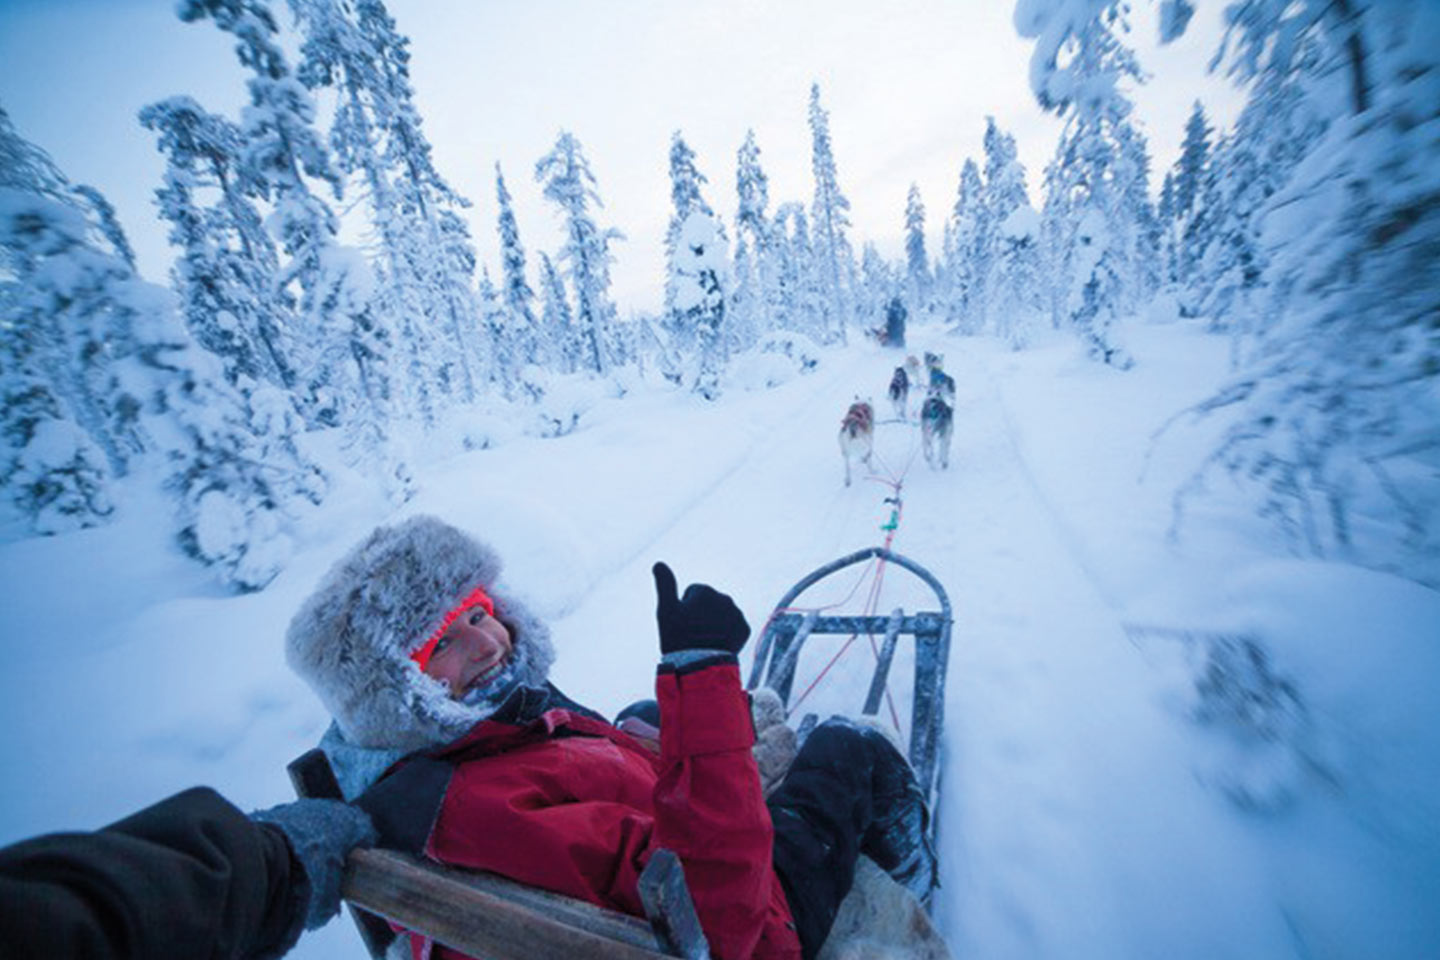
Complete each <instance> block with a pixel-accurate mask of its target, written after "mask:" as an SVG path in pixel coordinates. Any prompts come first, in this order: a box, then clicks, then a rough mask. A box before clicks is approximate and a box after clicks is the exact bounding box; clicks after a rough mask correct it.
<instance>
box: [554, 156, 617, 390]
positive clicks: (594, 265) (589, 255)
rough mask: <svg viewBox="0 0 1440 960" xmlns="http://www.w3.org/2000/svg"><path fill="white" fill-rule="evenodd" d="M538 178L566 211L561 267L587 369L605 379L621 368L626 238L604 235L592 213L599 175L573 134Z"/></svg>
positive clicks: (563, 213) (611, 231) (597, 200)
mask: <svg viewBox="0 0 1440 960" xmlns="http://www.w3.org/2000/svg"><path fill="white" fill-rule="evenodd" d="M535 179H536V180H537V181H538V182H540V183H543V184H544V185H545V198H546V199H547V200H550V201H552V202H553V203H554V204H555V205H556V206H558V207H559V208H560V213H561V216H562V217H564V220H565V247H564V249H563V250H562V251H561V254H560V262H561V264H562V265H563V266H564V268H565V273H566V277H567V279H568V280H569V281H570V287H571V289H572V290H573V291H574V296H575V323H576V324H577V325H578V327H579V330H580V336H581V337H582V340H583V344H584V356H583V360H582V362H583V365H584V366H585V367H587V368H588V369H590V370H593V371H595V372H596V373H598V374H600V375H601V376H604V375H606V374H607V373H608V372H609V371H610V368H611V367H612V366H613V365H614V363H615V357H614V355H613V354H614V350H613V345H612V343H611V341H612V339H613V336H614V334H613V331H612V328H613V326H614V323H615V307H614V305H613V304H612V303H611V302H610V262H611V259H612V257H611V254H610V241H611V240H617V239H622V238H623V236H624V235H623V234H621V233H620V231H618V230H615V229H613V228H611V229H606V230H602V229H601V228H600V227H599V226H598V225H597V224H596V223H595V219H594V217H593V216H592V214H591V212H590V210H591V206H592V205H594V206H595V207H601V206H603V204H602V203H601V202H600V194H599V193H598V192H597V191H596V186H595V175H594V174H593V173H591V172H590V163H589V161H588V160H586V159H585V154H584V152H583V150H582V148H581V146H580V141H579V140H577V139H576V138H575V135H574V134H572V133H570V132H569V131H565V130H562V131H561V132H560V135H559V137H557V138H556V141H555V146H554V148H553V149H552V150H551V151H550V152H549V153H547V154H546V155H545V156H543V157H541V158H540V159H539V160H538V161H537V162H536V164H535Z"/></svg>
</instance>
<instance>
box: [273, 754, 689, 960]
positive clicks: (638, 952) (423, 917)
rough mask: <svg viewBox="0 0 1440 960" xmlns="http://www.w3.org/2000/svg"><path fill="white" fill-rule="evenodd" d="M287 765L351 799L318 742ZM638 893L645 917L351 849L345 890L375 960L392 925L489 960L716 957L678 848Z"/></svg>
mask: <svg viewBox="0 0 1440 960" xmlns="http://www.w3.org/2000/svg"><path fill="white" fill-rule="evenodd" d="M287 770H288V771H289V774H290V782H291V784H292V785H293V786H294V788H295V792H296V793H297V794H298V795H299V796H301V797H323V798H328V799H336V800H338V799H343V794H342V791H341V789H340V784H339V782H338V781H337V780H336V778H335V772H334V770H333V769H332V768H331V766H330V761H329V758H328V757H326V756H325V752H324V751H323V750H321V749H319V748H318V747H317V748H315V749H312V750H308V751H306V752H305V753H304V754H302V755H301V756H299V757H298V758H296V759H295V760H294V761H292V762H291V763H290V765H289V766H288V767H287ZM639 893H640V901H641V903H642V904H643V906H644V908H645V913H646V918H647V919H641V918H639V917H634V916H631V915H629V914H627V913H620V912H618V911H614V910H607V909H605V908H603V907H597V906H595V905H594V904H592V903H587V902H586V901H584V900H577V899H574V898H572V897H567V896H564V895H562V894H558V893H552V892H550V891H548V890H541V889H539V888H536V887H530V886H526V885H525V884H522V883H517V882H515V881H514V880H510V879H508V878H506V877H502V876H499V875H497V874H493V873H488V872H486V871H482V870H465V869H461V868H457V867H447V866H444V865H442V864H438V863H434V862H432V861H429V860H424V859H421V858H418V857H414V856H411V855H409V854H405V853H401V852H399V851H395V850H381V849H368V850H355V851H353V852H352V853H351V854H350V856H349V857H348V858H347V859H346V861H345V873H344V876H343V878H342V880H341V887H340V895H341V897H342V898H343V899H344V900H346V901H347V902H348V904H349V908H350V915H351V917H352V918H353V919H354V921H355V924H356V926H357V927H358V928H359V930H360V937H361V939H362V940H363V941H364V942H365V949H366V950H367V951H368V952H369V953H370V956H371V957H373V958H375V960H383V958H384V957H385V956H386V951H387V948H388V947H389V946H390V944H391V942H392V941H394V939H395V937H396V933H395V931H394V930H393V929H392V928H391V926H390V923H391V922H393V923H395V924H398V925H399V926H401V927H404V928H405V929H406V930H408V931H411V932H414V933H418V934H420V935H422V936H426V937H429V938H431V939H432V940H435V941H436V942H438V943H443V944H445V945H446V946H448V947H452V948H454V949H456V950H459V951H460V952H462V953H465V954H467V955H469V956H472V957H485V958H487V960H566V958H571V957H596V958H598V960H656V958H674V957H680V958H683V960H709V957H710V948H709V944H708V942H707V940H706V939H705V934H704V931H703V930H702V929H701V927H700V918H699V916H698V915H697V914H696V913H695V904H694V901H693V900H692V899H691V898H690V889H689V887H688V886H686V884H685V871H684V869H683V867H682V866H681V864H680V859H679V857H677V856H676V855H675V854H674V852H673V851H670V850H666V849H663V848H662V849H660V850H657V851H655V853H654V854H652V855H651V857H650V862H649V863H647V864H646V865H645V869H644V870H643V871H641V873H640V879H639Z"/></svg>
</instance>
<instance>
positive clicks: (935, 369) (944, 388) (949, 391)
mask: <svg viewBox="0 0 1440 960" xmlns="http://www.w3.org/2000/svg"><path fill="white" fill-rule="evenodd" d="M925 371H926V374H927V376H926V384H927V387H926V389H927V392H928V394H929V395H931V396H938V397H939V398H940V399H942V400H944V401H945V402H946V403H947V404H949V405H950V406H951V407H954V406H955V378H954V377H952V376H950V374H948V373H946V372H945V354H943V353H931V352H930V351H929V350H926V351H925Z"/></svg>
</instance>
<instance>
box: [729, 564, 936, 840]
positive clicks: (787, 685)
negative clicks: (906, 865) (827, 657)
mask: <svg viewBox="0 0 1440 960" xmlns="http://www.w3.org/2000/svg"><path fill="white" fill-rule="evenodd" d="M871 558H878V559H880V560H882V561H884V562H885V563H891V564H894V565H895V566H897V567H902V568H903V569H905V570H908V571H909V572H910V573H912V574H914V575H915V576H916V577H917V578H919V579H920V580H921V581H922V582H924V583H925V585H926V586H928V587H930V589H931V590H933V591H934V593H935V597H936V599H937V601H938V602H939V605H940V609H939V610H938V611H925V612H918V613H913V614H906V613H905V612H904V611H903V610H902V609H900V608H898V607H897V608H896V609H895V610H894V611H892V612H891V613H890V614H889V615H885V616H880V615H876V616H821V615H820V614H818V613H816V612H813V611H812V612H808V613H799V612H795V611H793V610H791V607H792V606H793V605H794V603H795V600H796V598H797V597H799V596H800V595H801V594H802V593H804V592H805V591H806V590H808V589H810V588H811V587H812V586H814V585H815V584H816V583H818V582H819V581H820V580H823V579H824V578H826V577H828V576H830V575H831V574H834V573H837V572H839V571H841V570H844V569H845V568H846V567H850V566H854V565H855V564H857V563H862V562H864V561H866V560H869V559H871ZM953 622H954V621H953V617H952V616H951V607H950V597H949V595H948V594H947V593H946V592H945V588H944V587H943V586H941V584H940V581H939V580H937V579H936V578H935V576H934V575H933V574H931V573H930V571H929V570H926V569H925V568H924V567H922V566H921V565H920V564H918V563H916V562H915V561H914V560H911V559H910V558H909V557H906V556H903V555H901V554H898V553H894V552H892V551H890V550H887V549H885V548H884V547H867V548H866V549H864V550H857V551H856V552H855V553H852V554H850V555H849V556H846V557H841V558H840V559H838V560H835V561H832V562H831V563H827V564H825V565H824V566H823V567H820V568H819V569H817V570H815V571H813V572H812V573H810V574H809V575H808V576H806V577H805V578H804V579H802V580H801V581H800V582H799V583H797V584H795V586H793V587H791V588H790V590H789V591H788V592H787V593H786V594H785V596H783V597H781V598H780V602H779V603H777V604H776V605H775V613H774V614H773V615H772V616H771V617H770V620H769V622H768V623H767V625H766V627H765V632H764V634H763V635H762V636H761V638H760V644H759V646H758V647H757V648H756V651H755V661H754V663H753V665H752V666H751V670H750V679H749V681H748V682H747V683H746V685H745V686H746V688H747V689H749V690H754V689H756V688H758V687H759V686H760V685H761V684H762V683H763V684H764V685H765V686H767V687H769V688H770V689H772V690H774V691H775V692H776V693H777V694H778V695H779V696H780V701H781V703H783V704H784V705H785V706H786V707H787V708H788V707H789V705H790V694H791V690H792V688H793V686H794V684H795V667H796V665H797V663H798V662H799V658H800V651H801V649H802V648H803V647H804V645H805V642H806V641H807V640H809V639H810V638H811V637H812V636H815V635H816V634H837V633H838V634H846V635H856V634H861V633H864V634H868V635H869V636H871V637H872V638H873V637H875V636H883V638H884V639H883V641H882V642H881V644H880V649H879V652H878V657H877V661H876V664H875V673H874V675H873V676H872V677H871V680H870V690H869V693H868V694H867V695H866V697H865V703H864V704H863V705H862V707H861V710H860V713H861V716H864V717H873V716H875V715H876V714H877V713H878V712H879V710H880V702H881V700H882V699H883V698H884V693H885V687H886V683H887V681H888V680H889V677H890V665H891V663H892V662H893V661H894V658H895V651H896V649H897V647H898V646H899V640H900V637H901V636H903V635H908V636H912V637H914V642H915V686H914V701H915V702H914V706H913V708H912V711H911V717H910V749H909V752H908V756H909V760H910V765H911V766H912V767H914V768H915V775H916V778H917V779H918V780H919V782H920V786H921V788H922V789H923V790H924V791H925V797H926V799H927V800H928V801H929V804H930V809H931V810H932V811H935V810H937V809H938V807H939V793H940V776H939V774H940V746H941V743H940V739H941V734H942V732H943V731H944V727H945V673H946V669H947V667H948V665H949V662H950V634H951V626H952V624H953ZM814 723H815V716H814V715H813V714H811V715H809V716H807V717H805V718H804V720H803V721H802V722H801V725H800V730H799V733H800V734H801V736H802V738H803V736H804V735H805V734H807V733H808V732H809V730H810V728H811V727H812V726H813V725H814ZM932 822H933V820H932Z"/></svg>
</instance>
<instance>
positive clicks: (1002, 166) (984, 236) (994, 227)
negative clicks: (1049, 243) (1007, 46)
mask: <svg viewBox="0 0 1440 960" xmlns="http://www.w3.org/2000/svg"><path fill="white" fill-rule="evenodd" d="M984 144H985V191H984V200H983V203H982V204H981V208H982V209H983V211H984V215H983V217H981V218H980V228H981V233H980V234H979V236H978V237H977V238H976V240H977V243H976V247H977V252H976V255H975V261H974V269H973V273H974V274H975V275H977V276H978V278H979V281H980V282H979V283H978V285H977V287H978V290H979V292H980V294H981V296H982V297H983V304H982V318H981V326H982V327H983V328H986V329H990V328H995V329H997V330H998V329H999V328H1000V327H1001V326H1004V325H1007V324H1008V322H1009V321H1008V320H1007V319H1006V318H1003V317H1000V316H999V315H998V314H997V313H996V310H995V308H996V306H997V305H998V304H999V303H1001V302H1002V301H1003V302H1009V301H1013V300H1016V299H1017V298H1019V299H1024V298H1025V297H1026V296H1027V295H1028V292H1022V291H1015V290H1008V289H1005V288H1004V287H1002V286H1000V283H1001V282H1002V278H1001V277H1000V276H999V274H1000V273H1001V271H1002V263H1001V261H1002V257H1003V256H1004V254H1005V253H1006V251H1007V250H1010V247H1011V245H1010V243H1009V241H1010V239H1012V238H1013V237H1014V236H1015V234H1013V233H1009V234H1007V233H1005V232H1004V229H1003V228H1004V227H1005V225H1006V224H1007V222H1008V221H1009V220H1010V216H1011V214H1013V213H1014V212H1015V211H1016V210H1019V209H1020V208H1021V207H1027V208H1028V207H1029V206H1030V197H1029V194H1028V192H1027V191H1026V189H1025V167H1024V166H1023V165H1022V164H1021V163H1020V156H1019V151H1018V150H1017V149H1016V148H1015V138H1014V137H1012V136H1011V135H1010V134H1008V133H1006V132H1005V131H1003V130H1001V129H1000V127H999V126H998V125H997V124H996V123H995V118H994V117H986V118H985V140H984ZM1011 226H1014V225H1013V224H1012V225H1011ZM1022 235H1024V234H1023V233H1022ZM1031 239H1032V240H1036V241H1038V237H1032V238H1031ZM1012 252H1013V251H1012ZM1010 266H1011V267H1012V269H1006V270H1004V279H1005V280H1006V281H1007V282H1015V281H1016V280H1017V279H1018V277H1019V272H1017V271H1016V270H1015V269H1013V267H1014V264H1011V265H1010ZM1012 339H1013V338H1012Z"/></svg>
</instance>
